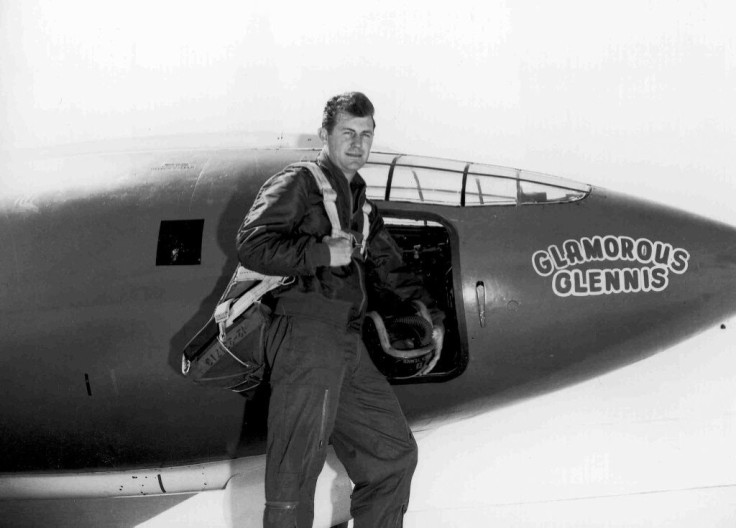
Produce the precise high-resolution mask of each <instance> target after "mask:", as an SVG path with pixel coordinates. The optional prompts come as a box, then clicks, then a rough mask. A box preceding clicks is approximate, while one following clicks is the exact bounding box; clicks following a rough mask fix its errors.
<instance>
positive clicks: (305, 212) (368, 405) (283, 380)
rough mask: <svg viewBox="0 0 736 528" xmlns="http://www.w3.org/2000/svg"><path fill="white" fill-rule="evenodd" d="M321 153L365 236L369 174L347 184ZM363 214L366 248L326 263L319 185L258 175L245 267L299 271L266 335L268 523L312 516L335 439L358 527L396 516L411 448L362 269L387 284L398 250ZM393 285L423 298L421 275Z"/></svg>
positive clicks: (307, 523)
mask: <svg viewBox="0 0 736 528" xmlns="http://www.w3.org/2000/svg"><path fill="white" fill-rule="evenodd" d="M317 161H318V163H319V165H320V166H321V167H322V168H323V171H324V172H325V175H326V176H327V178H328V179H329V181H330V183H331V185H332V187H333V189H334V190H335V191H336V192H337V195H338V196H337V209H338V215H339V216H340V221H341V225H342V226H343V229H346V228H347V227H348V226H349V227H350V230H351V232H353V233H354V235H355V237H356V239H357V240H358V242H360V239H361V238H362V234H361V232H362V223H363V213H362V209H361V208H362V204H363V203H364V201H365V199H366V198H365V182H364V181H363V180H362V178H361V177H360V176H359V175H356V176H354V177H353V180H352V182H351V183H350V184H349V183H348V180H347V179H346V178H345V176H344V175H343V174H342V173H341V172H340V170H339V169H337V168H336V167H335V166H334V165H333V164H332V162H331V161H330V160H329V158H328V157H327V156H326V155H325V154H324V153H321V154H320V156H319V157H318V160H317ZM370 222H371V229H370V235H369V237H368V240H369V243H368V251H367V255H368V258H364V257H363V256H362V255H361V254H360V252H359V248H358V251H357V252H356V253H355V254H354V256H353V259H352V263H351V264H350V265H349V266H342V267H336V268H330V267H329V250H328V248H327V247H326V245H324V244H321V243H320V241H321V240H322V238H323V237H324V236H326V235H329V233H330V229H331V225H330V223H329V219H328V218H327V215H326V213H325V210H324V206H323V205H322V195H321V194H320V192H319V188H318V187H317V184H316V183H315V182H314V180H313V178H312V176H311V175H310V174H309V173H308V172H307V171H306V170H291V169H290V170H286V171H284V172H282V173H279V174H277V175H276V176H274V177H272V178H271V179H269V180H268V181H267V182H266V183H265V184H264V186H263V187H262V188H261V191H260V192H259V194H258V196H257V197H256V200H255V202H254V204H253V206H252V208H251V209H250V211H249V213H248V215H247V216H246V218H245V221H244V223H243V225H242V227H241V229H240V230H239V232H238V237H237V241H238V254H239V258H240V261H241V262H242V263H243V265H244V266H246V267H248V268H250V269H254V270H256V271H259V272H262V273H268V274H271V275H286V276H293V277H295V278H296V281H295V283H294V284H292V285H289V286H287V287H284V288H282V289H280V290H276V291H275V293H274V298H275V299H274V314H275V316H274V319H273V322H272V323H271V325H270V327H269V329H268V332H267V336H266V353H267V358H268V361H269V363H270V366H271V376H270V383H271V399H270V404H269V416H268V437H267V455H266V483H265V486H266V509H265V512H264V527H267V528H282V527H283V528H286V527H288V528H293V527H298V528H307V527H311V526H312V520H313V516H314V492H315V487H316V482H317V477H318V476H319V474H320V472H321V470H322V467H323V465H324V462H325V458H326V449H327V445H328V443H329V442H330V441H331V442H332V444H333V447H334V449H335V452H336V454H337V456H338V458H339V459H340V461H341V462H342V463H343V464H344V466H345V467H346V469H347V472H348V475H349V476H350V479H351V480H352V482H353V483H354V485H355V488H354V490H353V495H352V501H351V513H352V516H353V519H354V526H355V528H394V527H400V526H402V524H403V514H404V512H405V511H406V507H407V504H408V501H409V489H410V485H411V478H412V475H413V473H414V469H415V467H416V463H417V446H416V442H415V441H414V437H413V436H412V434H411V430H410V429H409V427H408V425H407V423H406V420H405V418H404V415H403V413H402V411H401V408H400V406H399V403H398V400H397V399H396V396H395V395H394V392H393V390H392V389H391V387H390V385H389V384H388V382H387V381H386V379H385V377H384V376H383V375H382V374H381V373H380V372H379V371H378V370H377V369H376V367H375V366H374V365H373V362H372V361H371V358H370V356H369V355H368V352H367V351H366V349H365V346H364V345H363V341H362V338H361V325H362V319H363V316H364V314H365V309H366V279H365V277H366V275H367V274H368V275H370V276H371V277H372V278H374V279H375V280H378V281H382V280H385V281H386V282H387V283H388V282H390V275H391V273H392V270H393V269H394V268H395V267H397V266H398V265H400V264H401V255H400V252H399V250H398V247H397V246H396V244H395V242H394V241H393V240H392V239H391V238H390V235H389V234H388V232H387V231H386V229H385V227H384V225H383V220H382V219H381V217H380V215H379V214H378V212H377V210H376V209H375V206H374V207H373V208H372V212H371V219H370ZM397 291H399V292H400V295H401V296H402V297H405V298H407V299H408V298H412V297H413V298H418V297H420V296H424V299H427V297H426V292H424V291H422V289H421V286H420V284H419V283H416V284H408V285H406V284H403V285H400V286H398V287H397ZM402 292H403V293H402ZM430 302H431V301H430ZM435 313H436V312H435ZM433 317H434V314H433ZM439 317H441V314H440V315H439Z"/></svg>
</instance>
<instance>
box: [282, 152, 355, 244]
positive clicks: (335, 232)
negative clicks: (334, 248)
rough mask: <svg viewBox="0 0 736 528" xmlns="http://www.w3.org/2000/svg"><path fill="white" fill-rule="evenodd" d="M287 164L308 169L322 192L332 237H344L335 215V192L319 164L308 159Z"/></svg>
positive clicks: (338, 219) (337, 217)
mask: <svg viewBox="0 0 736 528" xmlns="http://www.w3.org/2000/svg"><path fill="white" fill-rule="evenodd" d="M289 166H290V167H302V168H305V169H307V170H309V172H310V174H311V175H312V177H313V178H314V181H315V182H317V187H319V191H320V192H321V193H322V201H323V202H324V204H325V211H327V217H328V218H329V219H330V224H332V237H333V238H337V237H343V238H345V235H344V234H343V231H342V228H341V227H340V217H339V216H337V203H336V202H337V193H336V192H335V190H334V189H333V188H332V185H330V182H329V181H328V180H327V176H325V173H324V172H322V169H321V168H320V166H319V165H317V164H316V163H314V162H308V161H304V162H299V163H292V164H291V165H289Z"/></svg>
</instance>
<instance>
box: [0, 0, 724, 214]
mask: <svg viewBox="0 0 736 528" xmlns="http://www.w3.org/2000/svg"><path fill="white" fill-rule="evenodd" d="M734 14H736V8H735V7H733V6H732V4H730V3H729V2H726V1H710V2H702V1H693V0H691V1H671V0H666V1H665V0H654V1H628V0H624V1H621V2H616V3H610V2H606V3H600V2H585V1H581V0H561V1H558V2H542V1H531V0H516V1H513V2H511V1H497V0H495V1H494V0H492V1H487V2H468V1H467V0H457V1H453V2H444V3H442V4H440V5H431V6H430V5H428V4H425V3H422V2H403V3H402V4H401V5H399V6H397V5H394V2H383V1H376V2H371V3H363V4H360V5H357V4H348V3H345V2H334V1H319V2H299V3H297V2H252V1H251V2H225V1H221V0H213V1H209V2H186V1H179V2H173V1H152V0H148V1H145V2H144V1H139V0H132V1H129V2H125V3H107V2H85V1H80V0H71V1H68V2H63V3H62V2H52V1H39V0H36V1H24V2H21V1H19V0H18V1H13V0H0V145H1V147H0V148H2V149H3V150H13V149H16V148H24V147H37V146H48V145H55V144H63V143H75V142H81V141H90V140H100V139H110V138H128V137H147V136H160V135H170V134H194V133H210V132H225V133H228V132H242V131H246V132H254V131H259V132H263V131H267V132H269V133H273V134H274V135H278V134H279V133H282V132H284V133H301V132H310V133H311V132H314V131H315V130H316V128H317V127H318V126H319V121H320V117H321V109H322V107H323V105H324V102H325V100H326V99H327V98H329V97H330V96H331V95H333V94H335V93H338V92H341V91H346V90H361V91H364V92H365V93H366V94H368V96H369V97H370V98H371V99H372V100H373V102H374V103H375V105H376V108H377V114H376V119H377V122H378V129H377V139H376V142H377V144H378V145H381V146H386V147H390V148H393V149H396V150H400V151H405V152H409V153H413V154H424V155H434V156H441V157H450V158H456V159H462V160H470V161H478V162H489V163H494V164H500V165H510V166H514V167H519V168H524V169H529V170H537V171H541V172H548V173H551V174H557V175H560V176H566V177H570V178H573V179H576V180H581V181H584V182H588V183H593V184H599V185H603V186H606V187H610V188H615V189H619V190H625V191H627V192H630V193H632V194H641V195H644V196H647V197H649V198H652V199H655V200H659V201H664V202H666V203H672V204H674V205H677V206H680V207H686V208H688V209H691V210H695V211H696V212H700V213H703V214H708V215H709V216H715V217H716V218H718V219H722V220H725V221H728V222H729V223H733V224H736V213H734V212H733V210H734V209H736V208H734V207H732V206H731V201H732V200H733V199H734V198H736V183H734V182H733V180H734V178H733V176H732V174H733V170H734V168H736V149H734V144H735V143H736V141H735V140H736V120H735V119H734V117H735V116H736V112H735V111H734V110H736V102H735V101H736V97H734V96H736V34H735V33H734V32H733V31H732V30H731V27H730V26H731V23H730V21H732V20H733V15H734Z"/></svg>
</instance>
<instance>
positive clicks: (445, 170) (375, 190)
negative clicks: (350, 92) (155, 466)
mask: <svg viewBox="0 0 736 528" xmlns="http://www.w3.org/2000/svg"><path fill="white" fill-rule="evenodd" d="M360 174H361V175H362V176H363V178H364V179H365V180H366V183H367V185H368V190H367V192H368V197H369V198H371V199H374V200H389V201H398V202H414V203H427V204H436V205H449V206H464V207H474V206H484V205H528V204H542V203H566V202H574V201H577V200H582V199H583V198H585V197H586V196H587V195H588V193H589V192H590V186H589V185H586V184H581V183H576V182H572V181H569V180H565V179H562V178H557V177H555V176H550V175H547V174H541V173H536V172H530V171H523V170H518V169H510V168H507V167H498V166H494V165H485V164H480V163H463V162H460V161H452V160H443V159H434V158H424V157H418V156H404V155H397V154H387V153H380V152H379V153H373V154H371V157H370V159H369V161H368V163H367V164H366V166H365V167H363V168H362V169H361V171H360Z"/></svg>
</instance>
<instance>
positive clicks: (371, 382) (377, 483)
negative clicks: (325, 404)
mask: <svg viewBox="0 0 736 528" xmlns="http://www.w3.org/2000/svg"><path fill="white" fill-rule="evenodd" d="M356 340H357V346H358V347H359V348H358V350H359V355H358V362H357V366H356V367H355V368H354V370H349V371H348V372H346V374H345V377H344V380H343V385H342V391H341V393H340V405H339V407H338V410H337V417H336V421H335V427H334V430H333V433H332V443H333V446H334V448H335V452H336V453H337V456H338V458H339V459H340V461H341V462H342V463H343V464H344V465H345V468H346V469H347V471H348V475H349V476H350V479H351V480H352V481H353V483H354V484H355V489H354V490H353V495H352V503H351V507H350V512H351V514H352V516H353V519H354V528H378V527H380V528H399V527H401V526H402V525H403V517H404V512H405V511H406V508H407V505H408V504H409V490H410V486H411V478H412V476H413V474H414V469H415V468H416V464H417V444H416V442H415V440H414V436H413V435H412V434H411V430H410V429H409V426H408V425H407V423H406V419H405V418H404V414H403V412H402V411H401V407H400V406H399V402H398V400H397V399H396V395H395V394H394V391H393V389H391V386H390V385H389V384H388V382H387V381H386V378H385V377H384V376H383V374H381V373H380V372H379V371H378V369H377V368H376V367H375V365H374V364H373V361H372V360H371V358H370V356H369V355H368V351H367V350H366V349H365V346H364V345H363V342H362V340H361V339H360V337H359V336H356Z"/></svg>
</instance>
